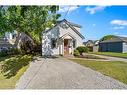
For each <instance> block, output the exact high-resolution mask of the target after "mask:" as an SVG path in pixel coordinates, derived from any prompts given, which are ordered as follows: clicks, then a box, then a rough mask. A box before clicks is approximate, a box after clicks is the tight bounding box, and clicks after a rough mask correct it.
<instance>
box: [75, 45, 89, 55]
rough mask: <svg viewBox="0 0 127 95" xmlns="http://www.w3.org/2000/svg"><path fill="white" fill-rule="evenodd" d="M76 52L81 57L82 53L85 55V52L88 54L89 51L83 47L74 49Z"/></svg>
mask: <svg viewBox="0 0 127 95" xmlns="http://www.w3.org/2000/svg"><path fill="white" fill-rule="evenodd" d="M76 50H78V51H79V53H80V55H82V53H85V52H88V51H89V49H88V48H87V47H84V46H79V47H77V48H76Z"/></svg>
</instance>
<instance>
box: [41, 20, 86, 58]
mask: <svg viewBox="0 0 127 95" xmlns="http://www.w3.org/2000/svg"><path fill="white" fill-rule="evenodd" d="M80 28H81V26H80V25H77V24H74V23H71V22H69V21H67V20H65V19H64V20H62V21H59V22H57V24H56V25H55V26H54V27H53V28H51V29H49V30H47V31H44V32H42V55H44V56H45V55H68V54H73V51H74V49H75V48H76V47H78V46H82V45H83V39H84V36H83V35H82V34H81V33H80Z"/></svg>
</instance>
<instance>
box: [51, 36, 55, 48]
mask: <svg viewBox="0 0 127 95" xmlns="http://www.w3.org/2000/svg"><path fill="white" fill-rule="evenodd" d="M51 47H52V48H56V39H55V38H51Z"/></svg>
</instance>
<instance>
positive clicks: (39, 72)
mask: <svg viewBox="0 0 127 95" xmlns="http://www.w3.org/2000/svg"><path fill="white" fill-rule="evenodd" d="M126 88H127V85H125V84H123V83H121V82H119V81H117V80H115V79H112V78H110V77H107V76H104V75H102V74H101V73H99V72H96V71H94V70H91V69H90V68H86V67H83V66H81V65H79V64H77V63H75V62H72V61H70V60H67V59H65V58H54V59H52V58H48V59H43V58H38V60H36V61H34V62H31V63H30V67H29V68H28V69H27V71H26V72H25V73H24V75H23V76H22V77H21V78H20V80H19V81H18V82H17V84H16V89H126Z"/></svg>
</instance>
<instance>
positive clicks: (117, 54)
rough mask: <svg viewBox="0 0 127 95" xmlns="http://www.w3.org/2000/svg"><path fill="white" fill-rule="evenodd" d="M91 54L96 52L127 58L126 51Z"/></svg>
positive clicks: (101, 53)
mask: <svg viewBox="0 0 127 95" xmlns="http://www.w3.org/2000/svg"><path fill="white" fill-rule="evenodd" d="M92 54H98V55H108V56H113V57H121V58H127V53H115V52H96V53H92Z"/></svg>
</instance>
